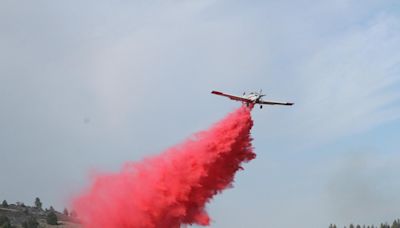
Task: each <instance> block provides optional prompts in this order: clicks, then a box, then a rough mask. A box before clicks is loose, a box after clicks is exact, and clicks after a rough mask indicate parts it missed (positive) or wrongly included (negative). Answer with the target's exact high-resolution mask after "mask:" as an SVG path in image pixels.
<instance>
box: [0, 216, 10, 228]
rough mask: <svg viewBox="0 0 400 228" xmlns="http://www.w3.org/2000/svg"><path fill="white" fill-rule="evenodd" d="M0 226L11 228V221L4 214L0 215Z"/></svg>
mask: <svg viewBox="0 0 400 228" xmlns="http://www.w3.org/2000/svg"><path fill="white" fill-rule="evenodd" d="M0 227H1V228H11V227H12V226H11V222H10V219H9V218H8V217H7V216H5V215H1V216H0Z"/></svg>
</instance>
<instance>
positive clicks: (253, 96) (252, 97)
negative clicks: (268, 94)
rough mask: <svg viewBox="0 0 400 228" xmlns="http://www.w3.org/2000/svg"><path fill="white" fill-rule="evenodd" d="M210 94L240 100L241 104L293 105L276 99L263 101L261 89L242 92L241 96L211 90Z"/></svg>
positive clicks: (261, 105)
mask: <svg viewBox="0 0 400 228" xmlns="http://www.w3.org/2000/svg"><path fill="white" fill-rule="evenodd" d="M211 93H212V94H215V95H219V96H224V97H228V98H229V99H231V100H235V101H241V102H242V103H243V104H246V105H247V106H249V105H250V104H252V105H255V104H259V105H260V108H262V107H263V105H293V104H294V103H289V102H276V101H264V100H263V99H262V97H264V96H265V94H262V90H260V92H250V93H248V94H246V92H244V93H243V95H242V96H235V95H230V94H226V93H222V92H219V91H212V92H211Z"/></svg>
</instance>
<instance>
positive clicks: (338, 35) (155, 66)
mask: <svg viewBox="0 0 400 228" xmlns="http://www.w3.org/2000/svg"><path fill="white" fill-rule="evenodd" d="M399 50H400V3H399V2H398V1H397V0H393V1H390V0H387V1H374V0H336V1H322V0H321V1H316V0H315V1H312V0H299V1H289V0H282V1H257V0H256V1H237V0H230V1H227V0H164V1H159V0H153V1H144V0H143V1H142V0H138V1H50V0H48V1H42V0H36V1H27V0H26V1H15V0H2V1H1V2H0V183H1V185H0V200H2V199H7V200H8V201H9V202H15V201H23V202H25V203H26V204H32V203H33V200H34V198H35V197H36V196H39V197H40V198H41V199H42V201H43V202H44V205H45V206H46V207H48V206H49V205H50V204H51V205H54V206H55V207H56V208H59V209H62V207H63V206H64V205H66V202H67V201H68V198H69V197H70V196H71V195H72V194H73V193H75V192H77V191H79V190H80V189H81V188H82V187H83V186H85V184H86V182H87V180H88V176H89V174H90V172H92V171H93V170H100V171H115V170H118V169H119V167H120V166H121V165H122V164H123V163H124V161H128V160H139V159H141V158H143V157H145V156H147V155H150V154H156V153H159V152H160V151H162V150H164V149H165V148H166V147H168V146H171V145H173V144H175V143H178V142H180V141H181V140H182V139H184V138H185V137H188V136H189V135H190V134H191V133H194V132H196V131H198V130H201V129H205V128H208V127H209V126H210V125H211V124H212V123H214V122H216V121H218V120H219V119H221V118H222V117H223V116H224V115H225V114H226V113H228V112H230V111H232V110H233V109H235V108H236V107H239V105H240V104H238V103H234V102H229V101H228V100H226V99H223V98H220V97H216V96H212V95H210V91H211V90H213V89H219V90H223V91H226V92H230V93H238V94H241V93H242V92H243V91H246V90H259V89H260V88H262V89H263V90H264V92H266V93H267V97H268V98H270V99H278V100H283V101H293V102H295V103H296V105H295V106H293V107H290V108H288V107H267V108H265V109H263V110H259V109H256V110H254V111H253V117H254V120H255V126H254V129H253V132H252V133H253V137H254V146H255V151H256V153H257V154H258V157H257V159H256V160H254V161H252V162H251V163H249V164H247V165H246V166H245V171H243V172H241V173H239V174H238V175H237V178H236V183H235V187H234V188H233V189H229V190H227V191H226V192H224V193H223V194H222V195H219V196H217V197H216V198H215V200H213V202H212V203H211V204H210V205H209V210H210V213H211V216H212V218H213V224H212V226H211V227H221V228H243V227H252V228H265V227H273V228H287V227H290V226H293V225H294V224H296V227H301V228H310V227H311V228H314V227H315V228H320V227H328V225H329V223H331V222H335V223H337V224H340V225H344V224H345V223H346V224H348V223H350V222H354V223H378V222H381V221H391V220H393V219H395V218H398V217H399V216H400V214H399V211H400V198H399V195H398V193H399V192H400V181H399V178H400V173H399V168H398V167H399V163H400V151H399V146H400V142H399V141H398V135H399V133H400V83H399V80H400V51H399Z"/></svg>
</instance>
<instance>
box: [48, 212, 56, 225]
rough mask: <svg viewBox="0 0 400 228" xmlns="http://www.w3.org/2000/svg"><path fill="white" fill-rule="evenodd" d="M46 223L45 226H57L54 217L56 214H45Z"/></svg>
mask: <svg viewBox="0 0 400 228" xmlns="http://www.w3.org/2000/svg"><path fill="white" fill-rule="evenodd" d="M46 222H47V224H49V225H57V224H58V219H57V215H56V213H54V211H50V212H49V213H48V214H47V217H46Z"/></svg>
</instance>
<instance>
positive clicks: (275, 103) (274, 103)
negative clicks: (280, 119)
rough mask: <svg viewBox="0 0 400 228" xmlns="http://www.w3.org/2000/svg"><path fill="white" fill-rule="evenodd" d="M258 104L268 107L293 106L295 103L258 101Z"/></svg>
mask: <svg viewBox="0 0 400 228" xmlns="http://www.w3.org/2000/svg"><path fill="white" fill-rule="evenodd" d="M257 104H266V105H293V104H294V103H289V102H276V101H263V100H261V101H258V102H257Z"/></svg>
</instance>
